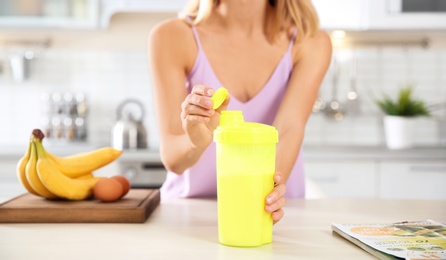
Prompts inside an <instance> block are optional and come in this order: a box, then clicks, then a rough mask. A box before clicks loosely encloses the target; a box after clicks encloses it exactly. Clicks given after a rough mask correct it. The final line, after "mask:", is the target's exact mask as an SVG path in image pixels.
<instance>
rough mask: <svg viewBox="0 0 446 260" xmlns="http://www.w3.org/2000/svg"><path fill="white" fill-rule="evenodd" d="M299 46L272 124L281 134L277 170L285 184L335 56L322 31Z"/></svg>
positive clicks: (294, 54) (328, 40) (325, 34)
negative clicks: (281, 174) (332, 57)
mask: <svg viewBox="0 0 446 260" xmlns="http://www.w3.org/2000/svg"><path fill="white" fill-rule="evenodd" d="M296 47H297V48H295V52H294V53H293V56H294V62H295V63H294V69H293V71H292V75H291V78H290V82H289V85H288V88H287V91H286V93H285V96H284V98H283V101H282V104H281V105H280V107H279V111H278V113H277V116H276V118H275V120H274V123H273V124H274V126H275V127H276V128H277V129H278V131H279V144H278V146H277V163H276V165H277V171H279V172H282V173H283V180H282V181H283V182H284V183H285V182H286V181H287V180H288V177H289V175H290V172H291V169H292V167H293V166H294V164H295V162H296V159H297V157H298V154H299V150H300V147H301V145H302V141H303V137H304V132H305V125H306V123H307V121H308V118H309V116H310V114H311V112H312V108H313V104H314V102H315V100H316V98H317V94H318V91H319V88H320V85H321V83H322V80H323V78H324V76H325V73H326V72H327V69H328V67H329V65H330V61H331V55H332V45H331V41H330V37H329V36H328V35H327V33H325V32H323V31H319V32H317V33H316V35H314V36H312V37H308V38H305V39H304V40H303V41H302V42H300V43H296Z"/></svg>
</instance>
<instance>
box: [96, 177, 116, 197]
mask: <svg viewBox="0 0 446 260" xmlns="http://www.w3.org/2000/svg"><path fill="white" fill-rule="evenodd" d="M122 190H123V188H122V185H121V183H120V182H119V181H117V180H115V179H112V178H103V179H101V180H99V181H98V182H97V183H96V185H95V186H94V187H93V194H94V196H95V198H97V199H98V200H100V201H102V202H111V201H116V200H118V199H119V198H121V195H122Z"/></svg>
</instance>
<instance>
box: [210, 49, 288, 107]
mask: <svg viewBox="0 0 446 260" xmlns="http://www.w3.org/2000/svg"><path fill="white" fill-rule="evenodd" d="M288 45H289V44H269V43H265V42H262V41H255V40H253V41H239V42H237V41H214V40H209V41H206V40H205V41H203V42H202V51H203V52H204V56H205V58H206V59H207V62H208V63H209V66H210V67H211V70H212V72H213V73H214V75H215V77H216V78H217V79H218V81H219V82H220V83H221V84H222V85H223V86H225V87H226V88H227V89H228V90H229V91H230V93H231V94H232V95H233V96H234V97H236V98H237V99H238V100H240V101H242V102H246V101H248V100H250V99H252V98H253V97H254V96H255V95H256V94H257V93H259V92H260V91H261V90H262V88H263V87H265V85H266V84H267V83H268V81H269V80H270V78H271V77H272V76H273V75H274V74H275V73H276V70H277V69H278V67H279V65H280V64H281V63H282V62H284V59H286V58H291V57H287V52H288V51H289V49H288Z"/></svg>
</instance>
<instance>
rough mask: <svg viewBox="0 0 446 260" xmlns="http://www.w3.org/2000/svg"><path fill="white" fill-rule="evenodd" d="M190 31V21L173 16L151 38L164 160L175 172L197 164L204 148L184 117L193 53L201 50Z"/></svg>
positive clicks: (154, 30)
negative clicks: (194, 141)
mask: <svg viewBox="0 0 446 260" xmlns="http://www.w3.org/2000/svg"><path fill="white" fill-rule="evenodd" d="M187 29H189V30H187ZM187 31H189V32H190V28H189V27H188V25H187V24H186V23H184V22H182V21H180V20H170V21H167V22H164V23H162V24H160V25H158V26H156V27H155V28H154V29H153V30H152V31H151V32H150V35H149V40H148V44H149V46H148V55H149V57H148V58H149V62H150V69H151V76H152V81H153V90H154V103H155V111H156V116H157V121H158V125H159V133H160V138H161V140H160V154H161V160H162V161H163V163H164V165H165V167H166V168H167V169H168V170H170V171H172V172H175V173H182V172H183V171H184V170H185V169H187V168H188V167H190V166H191V165H193V164H194V163H195V162H196V161H197V160H198V158H199V157H200V155H201V153H202V149H201V148H199V147H196V146H194V145H193V144H192V143H191V142H190V140H189V138H188V136H187V135H186V133H185V131H184V130H183V127H182V121H181V117H180V114H181V104H182V103H183V101H184V100H185V99H186V97H187V95H188V93H187V90H186V87H185V83H186V77H187V76H186V75H187V74H186V73H187V69H188V68H190V67H191V66H193V65H191V64H190V61H191V60H192V61H193V60H194V59H193V58H191V55H194V51H195V54H196V52H197V50H196V47H195V46H193V44H189V43H190V42H191V43H193V36H192V35H191V32H190V33H187ZM191 37H192V39H191ZM194 48H195V50H194Z"/></svg>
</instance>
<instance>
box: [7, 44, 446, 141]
mask: <svg viewBox="0 0 446 260" xmlns="http://www.w3.org/2000/svg"><path fill="white" fill-rule="evenodd" d="M335 55H337V57H339V59H340V61H341V63H340V71H341V75H340V78H339V88H338V91H337V95H336V96H335V98H336V99H338V100H340V101H341V102H344V101H345V100H346V94H347V92H348V91H349V89H350V72H351V66H350V63H349V59H348V57H349V56H351V55H355V56H356V57H357V59H358V63H357V71H358V75H357V76H358V79H357V90H358V93H359V100H360V104H359V105H360V113H359V114H358V115H352V114H349V111H347V112H346V115H345V118H344V119H343V120H341V121H339V122H337V121H333V120H331V119H328V118H327V117H326V116H325V115H324V114H323V113H322V112H319V113H313V114H312V115H311V117H310V119H309V123H308V125H307V131H306V135H305V140H304V143H305V144H307V145H359V146H374V145H384V134H383V127H382V121H381V117H382V114H381V112H380V111H379V110H378V108H377V107H376V105H375V104H374V103H373V99H374V98H375V97H380V96H381V95H382V94H384V93H386V94H389V95H395V94H396V93H397V90H398V88H399V87H400V86H403V85H406V84H409V83H413V84H414V86H415V93H416V95H417V96H418V97H420V98H422V99H424V100H426V101H427V102H428V103H429V104H440V103H442V104H445V103H446V50H444V49H435V50H423V49H405V48H382V49H373V48H369V49H356V50H354V51H353V52H352V51H351V50H336V51H335ZM2 60H3V61H5V62H4V63H3V72H2V73H0V118H1V120H2V124H1V125H2V127H0V145H2V146H3V145H25V144H26V141H27V138H28V137H29V134H30V132H31V130H32V129H33V128H36V127H41V125H40V117H41V115H42V113H41V107H40V106H41V102H40V96H41V95H42V93H45V92H48V93H54V92H59V93H65V92H71V93H84V94H85V95H86V97H87V101H88V104H89V108H90V109H89V115H88V127H89V133H88V134H89V136H88V140H89V142H90V143H93V144H94V145H98V146H102V145H110V139H111V128H112V127H113V125H114V123H115V122H116V120H117V118H116V108H117V106H118V105H119V103H120V102H122V101H123V100H124V99H126V98H137V99H139V100H140V101H141V102H143V103H144V104H145V110H146V111H145V112H146V116H145V118H144V124H145V126H146V128H147V130H148V135H149V146H150V147H152V148H157V147H158V146H159V133H158V130H157V127H156V120H155V116H154V107H153V99H152V88H151V79H150V75H149V69H148V64H147V55H146V52H145V51H88V50H70V51H68V50H52V49H49V50H47V51H45V52H42V53H40V54H39V55H38V56H37V57H36V58H35V59H34V60H32V62H31V69H30V71H31V74H30V78H29V79H28V80H27V81H25V82H23V83H16V82H13V81H12V79H11V76H10V70H9V68H8V66H7V65H6V54H5V53H2V52H1V51H0V61H2ZM320 96H321V97H322V98H323V99H324V100H325V101H326V102H329V101H330V100H331V99H332V98H333V96H332V69H330V70H329V71H328V73H327V75H326V77H325V78H324V81H323V83H322V86H321V91H320ZM445 107H446V106H445V105H443V108H442V109H438V110H436V111H435V112H434V117H432V118H420V119H417V120H418V123H417V126H418V127H417V129H416V133H417V135H416V136H417V137H416V141H415V142H416V144H417V145H419V146H425V145H438V144H439V140H440V137H439V130H438V119H439V118H443V119H446V111H445Z"/></svg>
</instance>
